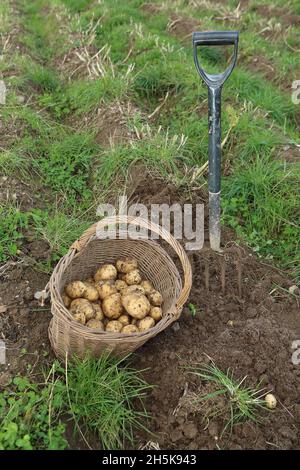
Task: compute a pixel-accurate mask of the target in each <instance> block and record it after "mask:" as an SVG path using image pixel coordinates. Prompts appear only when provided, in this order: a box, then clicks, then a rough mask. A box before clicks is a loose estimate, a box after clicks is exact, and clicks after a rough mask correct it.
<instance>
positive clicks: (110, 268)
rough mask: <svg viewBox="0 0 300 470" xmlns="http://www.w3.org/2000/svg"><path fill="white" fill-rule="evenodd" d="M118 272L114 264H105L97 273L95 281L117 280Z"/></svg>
mask: <svg viewBox="0 0 300 470" xmlns="http://www.w3.org/2000/svg"><path fill="white" fill-rule="evenodd" d="M117 274H118V273H117V270H116V268H115V267H114V265H113V264H103V265H102V266H101V267H100V268H99V269H98V271H97V272H96V274H95V276H94V279H95V281H96V282H98V281H111V280H114V279H116V277H117Z"/></svg>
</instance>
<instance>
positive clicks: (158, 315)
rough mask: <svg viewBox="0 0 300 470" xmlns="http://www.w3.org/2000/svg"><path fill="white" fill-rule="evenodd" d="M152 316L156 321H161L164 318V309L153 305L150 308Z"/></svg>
mask: <svg viewBox="0 0 300 470" xmlns="http://www.w3.org/2000/svg"><path fill="white" fill-rule="evenodd" d="M150 317H152V318H153V320H154V321H156V322H157V321H159V320H161V319H162V309H161V308H160V307H151V310H150Z"/></svg>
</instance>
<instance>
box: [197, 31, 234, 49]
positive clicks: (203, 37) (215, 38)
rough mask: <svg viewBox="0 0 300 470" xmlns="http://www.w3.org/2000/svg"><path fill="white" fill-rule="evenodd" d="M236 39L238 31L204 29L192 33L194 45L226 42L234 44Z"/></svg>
mask: <svg viewBox="0 0 300 470" xmlns="http://www.w3.org/2000/svg"><path fill="white" fill-rule="evenodd" d="M238 40H239V33H238V31H206V32H204V33H200V32H196V33H194V34H193V45H194V46H200V45H202V46H226V45H227V44H236V43H237V42H238Z"/></svg>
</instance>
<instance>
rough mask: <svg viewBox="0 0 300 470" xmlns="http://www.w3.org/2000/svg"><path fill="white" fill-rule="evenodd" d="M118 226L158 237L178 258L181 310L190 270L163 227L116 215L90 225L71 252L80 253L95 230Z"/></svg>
mask: <svg viewBox="0 0 300 470" xmlns="http://www.w3.org/2000/svg"><path fill="white" fill-rule="evenodd" d="M120 224H132V225H136V226H139V227H144V228H146V229H148V230H151V231H152V232H154V233H156V234H157V235H159V236H160V237H161V238H162V239H163V240H165V241H166V242H167V243H168V244H169V245H170V246H171V247H172V248H173V250H174V251H175V253H176V254H177V256H178V258H179V259H180V262H181V265H182V269H183V275H184V279H183V287H182V291H181V294H180V296H179V298H178V300H177V303H176V307H177V308H178V309H181V308H182V307H183V305H184V304H185V302H186V301H187V299H188V296H189V293H190V290H191V286H192V268H191V264H190V262H189V259H188V257H187V254H186V252H185V251H184V249H183V248H182V246H181V245H180V243H179V242H178V241H177V240H176V239H175V238H174V237H173V236H172V235H171V234H170V233H169V232H168V231H167V230H165V229H164V228H163V227H160V226H159V225H156V224H154V223H153V222H149V221H148V220H147V219H141V218H139V217H138V218H136V217H133V216H126V215H117V216H113V217H106V218H105V219H102V220H100V221H99V222H97V223H95V224H94V225H92V226H91V227H90V228H88V229H87V230H86V231H85V232H84V233H83V234H82V236H81V237H80V238H79V239H78V240H77V241H76V242H75V243H73V245H72V246H71V249H72V250H76V251H77V252H79V251H81V250H82V249H83V248H84V247H85V246H86V245H88V243H89V242H90V241H91V240H92V239H94V237H95V235H96V233H97V230H99V229H102V228H104V227H106V226H108V225H120Z"/></svg>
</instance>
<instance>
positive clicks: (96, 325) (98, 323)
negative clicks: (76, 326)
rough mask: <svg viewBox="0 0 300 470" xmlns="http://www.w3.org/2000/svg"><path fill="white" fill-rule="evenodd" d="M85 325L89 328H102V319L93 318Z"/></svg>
mask: <svg viewBox="0 0 300 470" xmlns="http://www.w3.org/2000/svg"><path fill="white" fill-rule="evenodd" d="M86 326H88V327H89V328H99V329H100V330H104V325H103V323H102V321H100V320H96V319H95V318H92V319H91V320H89V321H88V322H87V324H86Z"/></svg>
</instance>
